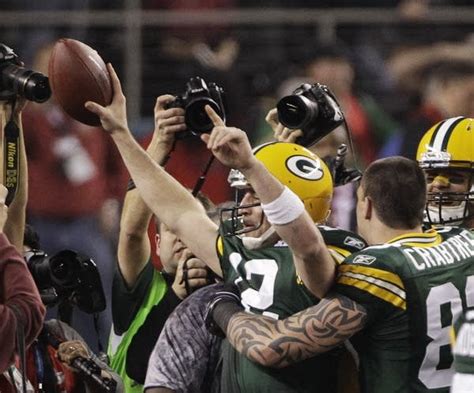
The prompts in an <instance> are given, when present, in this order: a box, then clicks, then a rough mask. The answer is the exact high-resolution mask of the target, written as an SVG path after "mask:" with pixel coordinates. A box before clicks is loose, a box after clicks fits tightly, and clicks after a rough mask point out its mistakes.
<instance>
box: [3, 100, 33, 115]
mask: <svg viewBox="0 0 474 393" xmlns="http://www.w3.org/2000/svg"><path fill="white" fill-rule="evenodd" d="M13 104H14V105H13ZM27 104H28V100H27V99H26V98H25V97H22V96H16V99H15V101H14V102H13V101H10V100H8V101H0V110H1V111H2V112H3V113H4V114H5V118H6V119H7V120H9V119H10V117H11V116H12V114H13V117H18V116H20V114H21V112H22V111H23V109H25V107H26V105H27ZM12 112H13V113H12Z"/></svg>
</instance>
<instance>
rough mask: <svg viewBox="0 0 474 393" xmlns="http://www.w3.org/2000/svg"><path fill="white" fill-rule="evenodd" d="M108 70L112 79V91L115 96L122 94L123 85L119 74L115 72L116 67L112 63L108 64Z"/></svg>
mask: <svg viewBox="0 0 474 393" xmlns="http://www.w3.org/2000/svg"><path fill="white" fill-rule="evenodd" d="M107 70H108V71H109V75H110V79H111V81H112V90H113V92H114V94H117V93H119V92H120V93H121V92H122V85H121V83H120V79H119V77H118V76H117V73H116V72H115V69H114V67H113V66H112V64H111V63H107Z"/></svg>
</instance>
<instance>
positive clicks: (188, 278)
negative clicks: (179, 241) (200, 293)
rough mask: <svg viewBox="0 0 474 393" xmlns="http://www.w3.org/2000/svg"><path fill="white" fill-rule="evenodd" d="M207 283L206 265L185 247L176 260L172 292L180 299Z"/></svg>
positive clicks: (208, 282)
mask: <svg viewBox="0 0 474 393" xmlns="http://www.w3.org/2000/svg"><path fill="white" fill-rule="evenodd" d="M208 284H210V280H209V270H208V268H207V265H206V264H205V263H204V262H203V261H201V260H200V259H198V258H196V257H195V256H194V255H193V254H192V253H191V251H190V250H189V249H187V248H186V249H185V250H184V251H183V253H182V254H181V256H180V258H179V261H178V267H177V269H176V276H175V279H174V282H173V285H172V289H173V292H174V293H175V294H176V296H178V297H179V298H180V299H184V298H185V297H186V296H189V295H190V294H191V293H192V292H193V291H195V290H196V289H199V288H201V287H204V286H206V285H208Z"/></svg>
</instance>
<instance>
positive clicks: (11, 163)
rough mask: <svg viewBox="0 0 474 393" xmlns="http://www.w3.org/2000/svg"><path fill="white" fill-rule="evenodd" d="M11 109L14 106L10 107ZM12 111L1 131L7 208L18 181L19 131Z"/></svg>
mask: <svg viewBox="0 0 474 393" xmlns="http://www.w3.org/2000/svg"><path fill="white" fill-rule="evenodd" d="M12 107H13V109H14V107H15V104H13V105H12ZM13 109H12V115H11V118H10V120H9V121H8V122H7V124H6V125H5V128H4V130H3V133H4V141H3V160H4V168H3V169H4V171H3V184H4V185H5V187H6V188H7V190H8V194H7V197H6V200H5V204H6V205H7V206H9V205H10V203H11V202H12V201H13V198H14V197H15V194H16V190H17V188H18V182H19V179H20V172H19V170H18V151H19V146H20V129H19V128H18V125H17V124H16V123H15V121H14V120H13Z"/></svg>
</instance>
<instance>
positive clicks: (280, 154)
mask: <svg viewBox="0 0 474 393" xmlns="http://www.w3.org/2000/svg"><path fill="white" fill-rule="evenodd" d="M254 154H255V157H256V158H257V159H258V160H259V161H260V162H262V164H263V165H264V166H265V168H267V170H268V171H269V172H270V173H271V174H272V175H273V176H275V177H276V178H277V179H278V180H279V181H280V182H281V183H282V184H283V185H285V186H287V187H288V188H289V189H290V190H291V191H293V192H294V193H295V194H296V195H298V197H299V198H300V199H301V200H302V201H303V203H304V205H305V208H306V211H307V212H308V213H309V215H310V216H311V218H312V219H313V221H314V222H322V221H324V220H325V219H326V218H327V216H328V213H329V209H330V206H331V199H332V194H333V182H332V177H331V172H330V171H329V168H328V167H327V166H326V164H325V163H324V161H323V160H321V159H320V158H319V157H318V156H317V155H316V154H314V153H312V152H311V151H309V150H308V149H306V148H304V147H302V146H300V145H297V144H294V143H285V142H271V143H266V144H264V145H261V146H258V147H256V148H255V149H254Z"/></svg>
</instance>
